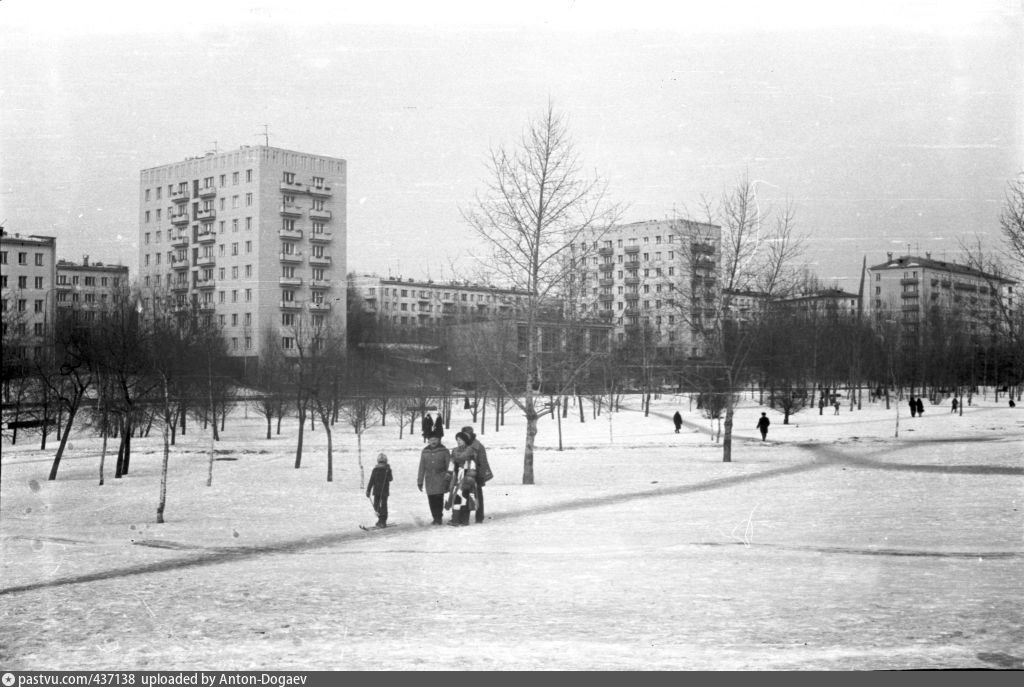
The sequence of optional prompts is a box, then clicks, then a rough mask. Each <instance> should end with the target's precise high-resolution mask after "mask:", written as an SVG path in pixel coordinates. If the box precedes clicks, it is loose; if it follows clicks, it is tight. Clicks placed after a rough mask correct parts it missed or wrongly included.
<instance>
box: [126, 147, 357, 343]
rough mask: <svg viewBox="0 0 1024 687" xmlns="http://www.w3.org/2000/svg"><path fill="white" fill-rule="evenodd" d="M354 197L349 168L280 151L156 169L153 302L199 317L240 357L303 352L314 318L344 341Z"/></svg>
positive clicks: (144, 257)
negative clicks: (269, 348)
mask: <svg viewBox="0 0 1024 687" xmlns="http://www.w3.org/2000/svg"><path fill="white" fill-rule="evenodd" d="M346 197H347V175H346V162H345V160H342V159H339V158H334V157H327V156H323V155H313V154H308V153H301V152H296V151H292V150H284V149H281V148H273V147H270V146H243V147H242V148H240V149H238V150H234V151H230V152H225V153H208V154H206V155H204V156H202V157H195V158H189V159H186V160H184V161H182V162H176V163H172V164H167V165H161V166H159V167H152V168H149V169H144V170H142V172H141V175H140V183H139V273H140V274H139V276H140V285H141V287H142V289H143V293H144V298H162V299H165V300H166V301H169V302H170V303H171V304H172V307H173V308H176V309H190V310H193V311H198V313H199V316H200V317H201V318H202V319H203V321H205V322H208V323H210V324H216V325H218V326H219V327H220V329H221V331H222V332H223V335H224V337H225V340H226V341H227V344H228V352H229V353H230V354H231V355H232V356H238V357H257V356H259V355H260V351H261V349H262V348H263V347H264V346H266V345H270V343H271V342H273V343H274V344H275V345H280V346H281V347H282V348H284V349H285V352H286V353H288V352H289V351H294V350H295V346H296V341H295V337H296V335H297V333H298V332H299V331H300V330H302V329H303V327H302V323H304V322H305V321H306V320H308V321H309V322H310V323H311V325H312V326H317V325H324V324H329V325H330V326H331V328H332V330H333V331H335V332H337V333H338V334H339V335H340V336H342V337H344V332H345V263H346V253H345V246H346V216H347V213H346ZM307 329H308V327H307Z"/></svg>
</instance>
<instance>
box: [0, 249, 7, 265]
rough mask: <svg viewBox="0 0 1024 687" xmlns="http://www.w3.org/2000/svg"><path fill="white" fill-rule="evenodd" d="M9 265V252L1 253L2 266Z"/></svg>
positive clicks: (0, 263)
mask: <svg viewBox="0 0 1024 687" xmlns="http://www.w3.org/2000/svg"><path fill="white" fill-rule="evenodd" d="M6 264H7V251H0V265H6Z"/></svg>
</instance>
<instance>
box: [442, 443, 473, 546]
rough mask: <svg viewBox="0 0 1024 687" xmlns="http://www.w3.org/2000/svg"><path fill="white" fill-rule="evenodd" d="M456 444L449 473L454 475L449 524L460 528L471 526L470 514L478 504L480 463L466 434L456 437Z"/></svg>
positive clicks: (450, 497) (450, 495) (450, 491)
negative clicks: (478, 467) (478, 468)
mask: <svg viewBox="0 0 1024 687" xmlns="http://www.w3.org/2000/svg"><path fill="white" fill-rule="evenodd" d="M455 444H456V445H455V447H453V448H452V457H451V461H450V462H449V464H448V472H450V473H451V474H452V486H451V489H450V490H449V496H448V499H449V503H448V505H449V506H451V509H452V517H451V520H449V521H448V524H449V525H455V526H460V525H468V524H469V512H470V511H471V510H474V509H475V508H476V504H477V502H478V501H477V492H476V490H477V481H476V478H477V475H478V474H479V471H478V470H477V466H478V465H479V463H478V462H477V453H476V449H474V448H473V446H472V440H471V439H470V437H469V436H468V435H467V434H466V433H465V432H459V433H457V434H456V435H455Z"/></svg>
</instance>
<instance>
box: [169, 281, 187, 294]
mask: <svg viewBox="0 0 1024 687" xmlns="http://www.w3.org/2000/svg"><path fill="white" fill-rule="evenodd" d="M171 291H173V292H174V293H188V282H187V281H184V282H183V281H179V282H175V283H173V284H171Z"/></svg>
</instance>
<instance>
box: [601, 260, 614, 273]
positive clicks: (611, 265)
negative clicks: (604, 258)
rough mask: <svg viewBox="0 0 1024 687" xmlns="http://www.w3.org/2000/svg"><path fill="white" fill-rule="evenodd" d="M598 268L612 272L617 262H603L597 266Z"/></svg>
mask: <svg viewBox="0 0 1024 687" xmlns="http://www.w3.org/2000/svg"><path fill="white" fill-rule="evenodd" d="M597 269H599V270H600V271H602V272H611V271H613V270H614V269H615V263H613V262H602V263H601V264H600V265H598V266H597Z"/></svg>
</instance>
